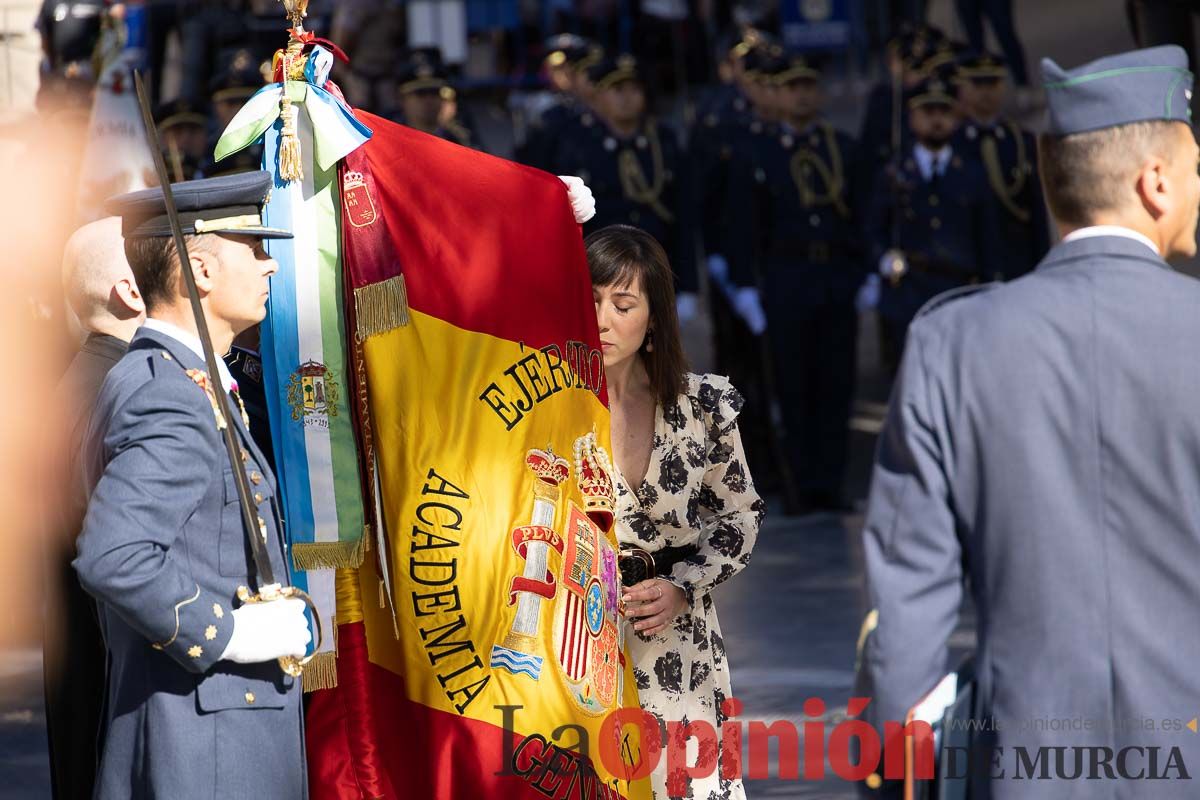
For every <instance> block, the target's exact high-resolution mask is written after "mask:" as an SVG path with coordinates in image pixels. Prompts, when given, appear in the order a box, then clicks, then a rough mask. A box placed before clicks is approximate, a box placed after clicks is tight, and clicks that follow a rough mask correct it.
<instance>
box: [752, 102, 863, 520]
mask: <svg viewBox="0 0 1200 800" xmlns="http://www.w3.org/2000/svg"><path fill="white" fill-rule="evenodd" d="M855 155H856V154H855V146H854V142H853V140H851V139H850V137H849V136H847V135H846V134H844V133H841V132H839V131H836V130H834V128H833V126H831V125H830V124H829V123H828V122H826V121H825V120H820V119H819V120H817V121H816V122H814V123H812V124H811V125H810V126H809V127H808V128H807V129H806V130H804V131H796V130H794V129H792V128H791V127H790V126H788V125H786V124H781V125H780V126H778V128H777V129H776V135H775V136H774V137H772V138H770V139H765V140H764V141H762V142H761V144H760V146H758V147H756V148H755V149H754V151H753V154H752V155H751V157H750V158H749V159H742V160H740V161H739V164H738V166H737V168H736V169H735V177H734V179H733V181H732V183H733V186H734V187H735V188H734V191H733V192H732V193H731V194H734V195H738V196H743V195H744V199H743V202H742V203H741V208H740V210H739V209H735V208H731V209H730V211H731V236H732V237H733V238H735V239H737V240H739V241H741V242H743V243H744V244H745V245H746V248H745V249H744V250H740V251H738V256H737V257H736V258H735V259H734V261H733V263H732V264H731V268H732V269H731V271H732V273H733V279H734V282H735V283H737V284H738V285H741V286H746V285H751V286H753V285H758V286H760V288H761V296H762V302H763V309H764V311H765V312H766V316H767V334H768V336H769V339H770V344H771V350H772V353H771V355H772V360H773V362H774V375H775V390H776V392H777V394H778V400H779V405H780V410H781V412H782V413H783V420H784V427H785V429H786V440H785V443H784V444H785V449H786V451H787V457H788V461H789V465H790V467H791V470H792V474H793V477H794V481H795V484H796V488H797V490H798V491H799V492H800V493H801V495H802V499H803V500H804V501H805V502H808V503H811V504H815V505H817V506H820V507H834V506H837V505H840V503H841V497H842V479H843V477H844V473H845V466H846V448H847V444H848V429H847V424H848V421H849V416H850V404H851V399H852V396H853V392H854V375H855V355H856V349H857V341H858V313H857V311H856V309H855V305H854V298H855V294H856V292H857V290H858V287H859V285H860V284H861V283H862V281H863V277H864V275H865V264H864V253H863V249H862V247H861V246H860V245H858V243H857V239H858V237H859V233H858V230H857V219H856V213H855V211H856V208H855V203H856V196H855V194H856V193H855V191H854V185H853V183H854V182H853V181H852V180H851V177H850V172H849V170H851V169H852V168H853V166H854V164H855ZM743 187H745V188H743ZM756 275H757V280H756Z"/></svg>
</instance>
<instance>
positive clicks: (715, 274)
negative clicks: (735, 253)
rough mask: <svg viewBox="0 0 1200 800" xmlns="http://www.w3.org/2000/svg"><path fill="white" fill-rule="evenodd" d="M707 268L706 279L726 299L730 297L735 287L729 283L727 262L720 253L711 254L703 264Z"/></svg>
mask: <svg viewBox="0 0 1200 800" xmlns="http://www.w3.org/2000/svg"><path fill="white" fill-rule="evenodd" d="M704 263H705V264H706V265H707V267H708V277H710V278H712V282H713V285H714V286H716V287H717V288H719V289H720V290H721V293H722V294H724V295H725V296H726V297H732V296H733V292H734V290H735V287H734V286H733V284H731V283H730V282H729V262H728V261H726V260H725V256H723V255H721V254H720V253H713V254H712V255H710V256H709V257H708V258H707V259H705V262H704Z"/></svg>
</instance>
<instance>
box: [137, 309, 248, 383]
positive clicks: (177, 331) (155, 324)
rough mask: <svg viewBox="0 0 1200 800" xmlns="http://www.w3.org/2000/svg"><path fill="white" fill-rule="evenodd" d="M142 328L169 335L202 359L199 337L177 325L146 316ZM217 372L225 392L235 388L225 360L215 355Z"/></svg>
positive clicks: (202, 352)
mask: <svg viewBox="0 0 1200 800" xmlns="http://www.w3.org/2000/svg"><path fill="white" fill-rule="evenodd" d="M142 327H143V328H149V329H150V330H152V331H157V332H158V333H161V334H162V335H164V336H170V337H171V338H172V339H174V340H175V341H177V342H179V343H180V344H182V345H183V346H184V347H186V348H187V349H188V350H191V351H192V352H193V353H195V354H196V355H197V356H198V357H199V358H200V360H201V361H203V360H204V347H203V346H202V345H201V344H200V337H198V336H196V335H194V334H191V333H188V332H187V331H185V330H184V329H183V328H180V327H179V326H178V325H172V324H171V323H169V322H163V321H162V320H161V319H154V318H153V317H147V318H146V321H145V322H143V323H142ZM217 372H219V373H221V385H222V386H224V387H225V391H226V392H230V391H236V390H237V381H235V380H234V379H233V376H232V375H230V374H229V367H227V366H225V362H224V361H223V360H221V357H220V356H217Z"/></svg>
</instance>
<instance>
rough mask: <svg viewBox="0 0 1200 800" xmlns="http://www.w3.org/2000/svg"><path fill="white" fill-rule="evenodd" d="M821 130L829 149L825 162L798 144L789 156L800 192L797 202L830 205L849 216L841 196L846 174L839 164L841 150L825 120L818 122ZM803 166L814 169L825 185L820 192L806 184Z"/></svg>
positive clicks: (806, 179) (794, 179) (805, 205)
mask: <svg viewBox="0 0 1200 800" xmlns="http://www.w3.org/2000/svg"><path fill="white" fill-rule="evenodd" d="M821 132H822V133H823V134H824V135H825V146H826V148H827V149H828V150H829V163H828V164H826V163H825V161H824V160H822V158H821V157H820V156H819V155H817V153H815V152H814V151H812V150H810V149H809V148H807V147H801V148H799V149H797V150H796V153H795V154H794V155H793V156H792V163H791V171H792V181H793V182H795V184H796V191H798V192H800V203H801V205H803V206H804V207H805V208H812V207H813V206H816V205H822V206H826V205H831V206H833V207H834V209H835V210H836V211H837V213H839V214H841V215H842V216H843V217H849V216H850V209H848V208H846V200H845V190H846V174H845V168H844V167H843V166H842V151H841V149H840V148H839V147H838V143H837V134H836V133H835V132H834V130H833V126H832V125H830V124H829V123H827V122H822V123H821ZM806 167H812V169H813V170H815V171H816V173H817V177H818V178H820V179H821V181H822V182H823V183H824V185H825V193H824V194H818V193H817V192H815V191H813V188H812V187H811V186H810V185H809V181H808V170H807V169H806Z"/></svg>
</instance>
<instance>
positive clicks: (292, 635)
mask: <svg viewBox="0 0 1200 800" xmlns="http://www.w3.org/2000/svg"><path fill="white" fill-rule="evenodd" d="M304 612H305V605H304V601H303V600H298V599H296V598H294V597H290V598H286V599H283V600H273V601H271V602H269V603H250V604H247V605H244V606H241V607H240V608H235V609H234V610H233V635H232V636H230V637H229V644H228V645H226V647H225V652H224V653H222V654H221V659H222V660H223V661H236V662H237V663H238V664H257V663H259V662H261V661H274V660H275V659H277V658H279V657H281V656H295V657H296V658H303V657H304V653H305V651H307V650H308V643H309V642H310V641H312V634H311V633H309V631H308V617H306V616H305V614H304Z"/></svg>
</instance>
